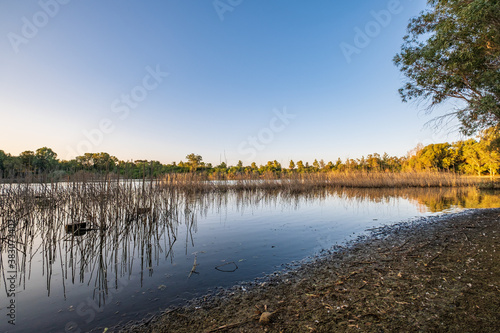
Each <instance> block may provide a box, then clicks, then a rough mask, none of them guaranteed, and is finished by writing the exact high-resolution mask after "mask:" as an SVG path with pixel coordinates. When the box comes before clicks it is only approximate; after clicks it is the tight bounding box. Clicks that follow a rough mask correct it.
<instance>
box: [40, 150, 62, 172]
mask: <svg viewBox="0 0 500 333" xmlns="http://www.w3.org/2000/svg"><path fill="white" fill-rule="evenodd" d="M58 163H59V161H58V160H57V154H56V153H55V152H54V151H53V150H52V149H50V148H47V147H42V148H38V149H37V150H36V152H35V160H34V166H35V168H36V169H37V170H39V171H40V172H45V171H53V170H54V169H55V168H56V167H57V164H58Z"/></svg>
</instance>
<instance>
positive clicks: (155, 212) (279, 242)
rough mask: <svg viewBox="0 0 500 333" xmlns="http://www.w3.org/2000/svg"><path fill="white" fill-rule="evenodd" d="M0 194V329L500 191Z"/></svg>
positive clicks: (472, 204) (68, 323) (106, 317)
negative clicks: (0, 256) (10, 255)
mask: <svg viewBox="0 0 500 333" xmlns="http://www.w3.org/2000/svg"><path fill="white" fill-rule="evenodd" d="M0 204H1V205H0V208H1V210H0V226H1V231H0V238H1V239H2V243H1V244H2V248H1V252H2V262H1V264H2V265H1V271H2V284H3V285H4V288H3V289H4V291H2V296H1V298H0V314H1V316H0V331H2V332H33V331H41V332H48V331H50V332H85V331H90V330H95V331H99V332H102V330H103V328H104V327H110V326H114V325H116V324H118V323H125V322H129V321H133V320H140V319H141V318H143V317H144V316H146V315H147V314H149V313H155V312H157V311H160V310H162V309H165V308H167V307H170V306H175V305H182V304H185V303H186V301H189V300H192V299H193V298H196V297H199V296H202V295H205V294H209V293H213V292H214V291H216V290H217V288H228V287H231V286H234V285H238V284H239V283H241V282H242V281H253V280H255V279H261V278H263V277H265V276H266V275H268V274H272V273H273V272H276V271H280V270H282V269H285V268H287V269H289V268H293V267H296V266H297V265H299V264H300V263H301V262H303V261H307V260H311V258H313V257H314V256H315V255H318V254H319V253H320V252H321V251H322V250H325V249H329V248H331V247H332V246H334V245H336V244H344V243H345V242H347V241H349V240H352V239H355V238H356V237H357V236H359V235H362V234H365V233H367V232H368V229H371V228H376V227H379V226H382V225H391V224H395V223H398V222H402V221H408V220H412V219H416V218H420V217H423V216H429V215H436V214H446V213H453V212H458V211H460V210H463V209H466V208H490V207H499V206H500V192H485V191H479V190H477V189H439V188H438V189H407V190H397V189H383V190H382V189H355V190H318V191H310V192H308V193H307V194H283V193H275V192H260V191H251V192H232V191H227V192H224V193H206V194H196V193H191V194H186V193H178V192H176V191H172V190H168V191H166V190H162V189H156V188H155V186H153V185H152V184H149V185H147V186H144V184H143V186H142V188H141V187H140V186H135V187H133V186H129V187H126V186H122V188H121V189H120V188H116V187H113V186H109V184H108V185H107V186H105V185H102V186H101V185H99V186H95V185H92V186H90V185H85V184H77V185H75V184H73V185H71V184H68V185H67V186H59V187H57V188H54V187H53V186H52V187H43V186H37V187H35V188H33V186H31V187H29V186H24V187H23V186H19V187H18V188H16V187H11V188H10V189H8V188H5V187H4V188H3V190H2V195H1V196H0ZM79 223H86V225H85V226H84V227H83V225H82V224H79ZM68 226H69V227H68ZM9 250H11V252H9ZM12 253H15V254H16V255H15V258H14V259H13V257H11V258H9V254H12ZM9 259H11V261H10V262H9ZM11 264H14V265H13V266H12V267H11V266H10V265H11ZM9 313H10V314H11V316H10V317H9V316H8V314H9ZM13 316H14V318H13V319H9V318H12V317H13ZM9 320H15V325H12V324H10V323H9Z"/></svg>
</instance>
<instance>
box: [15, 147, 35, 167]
mask: <svg viewBox="0 0 500 333" xmlns="http://www.w3.org/2000/svg"><path fill="white" fill-rule="evenodd" d="M19 159H20V160H21V163H22V165H23V166H24V168H25V169H27V170H30V171H31V169H32V167H33V164H34V162H35V153H34V152H33V151H31V150H26V151H23V152H22V153H21V154H19Z"/></svg>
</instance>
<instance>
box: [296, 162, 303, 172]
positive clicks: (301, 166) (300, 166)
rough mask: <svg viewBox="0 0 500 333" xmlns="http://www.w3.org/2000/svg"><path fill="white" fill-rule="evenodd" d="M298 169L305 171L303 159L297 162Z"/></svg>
mask: <svg viewBox="0 0 500 333" xmlns="http://www.w3.org/2000/svg"><path fill="white" fill-rule="evenodd" d="M297 170H298V171H299V172H304V163H303V162H302V161H298V162H297Z"/></svg>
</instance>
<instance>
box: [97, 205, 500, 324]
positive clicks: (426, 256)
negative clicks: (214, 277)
mask: <svg viewBox="0 0 500 333" xmlns="http://www.w3.org/2000/svg"><path fill="white" fill-rule="evenodd" d="M499 242H500V209H499V208H495V209H473V210H465V211H462V212H459V213H454V214H445V215H440V216H429V217H424V218H419V219H416V220H411V221H408V222H400V223H397V224H394V225H390V226H382V227H379V228H375V229H372V230H371V232H370V234H369V235H366V236H360V237H358V238H357V239H355V240H352V241H349V242H348V243H346V245H344V246H336V247H334V248H332V249H331V250H327V251H324V253H322V254H320V255H318V256H317V257H314V258H312V259H310V258H306V259H304V260H303V264H302V265H301V266H300V267H298V268H295V269H291V270H287V269H285V270H284V271H282V272H280V273H273V274H271V275H269V276H267V277H266V278H264V279H262V280H259V281H258V282H247V283H242V284H240V285H237V286H234V287H233V288H230V289H226V290H224V291H222V292H219V293H217V294H216V295H207V296H205V297H201V298H197V299H195V300H192V301H191V302H190V303H189V304H188V305H186V306H182V307H175V308H170V309H167V310H165V311H163V312H162V313H160V314H156V315H153V316H148V317H147V318H144V319H143V320H142V321H141V322H135V323H127V324H125V325H121V326H115V327H113V328H109V329H108V331H107V332H119V331H120V332H264V331H268V332H330V331H337V332H338V331H340V332H344V331H429V330H431V331H464V332H465V331H468V330H470V328H471V327H473V328H474V331H494V330H498V329H500V318H498V313H500V251H499V250H500V247H499ZM262 313H265V314H262ZM267 315H269V317H266V316H267ZM261 316H262V317H263V319H269V322H262V321H261V322H259V319H260V318H261ZM264 317H266V318H264ZM265 321H266V320H265ZM101 332H102V330H101Z"/></svg>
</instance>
